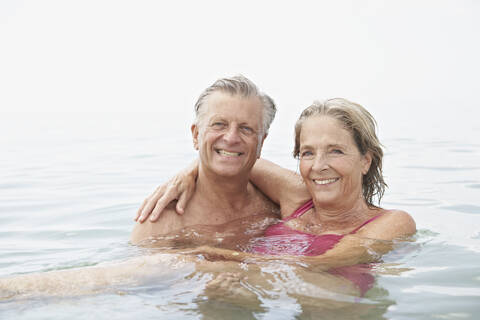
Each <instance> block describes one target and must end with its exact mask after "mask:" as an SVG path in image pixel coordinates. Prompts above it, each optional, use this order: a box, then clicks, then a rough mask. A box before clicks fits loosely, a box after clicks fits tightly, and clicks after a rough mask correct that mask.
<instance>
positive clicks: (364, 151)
mask: <svg viewBox="0 0 480 320" xmlns="http://www.w3.org/2000/svg"><path fill="white" fill-rule="evenodd" d="M293 155H294V156H295V157H296V158H298V159H299V166H300V174H301V178H300V177H299V176H298V175H297V174H295V173H294V172H292V171H289V170H286V169H283V168H281V167H279V166H277V165H275V164H273V163H271V162H268V161H266V160H258V161H257V163H256V164H255V166H254V168H253V170H252V174H251V177H250V179H251V181H252V182H253V183H254V184H255V185H256V186H257V187H258V188H259V189H260V190H261V191H263V192H264V193H265V194H266V195H267V196H268V197H269V198H270V199H271V200H272V201H274V202H275V203H277V204H279V205H280V209H281V217H282V220H281V221H280V222H278V223H276V224H273V225H271V226H269V227H268V228H267V229H266V230H265V233H264V236H263V237H260V238H254V239H252V241H251V242H250V244H249V246H248V247H247V248H246V250H245V251H247V252H249V253H254V254H262V255H265V254H266V255H295V256H299V255H301V256H318V255H323V254H325V253H326V252H327V251H329V250H332V249H333V248H335V250H333V251H331V252H328V253H329V254H330V255H332V254H337V253H344V252H345V250H347V251H348V249H349V248H351V247H358V243H359V239H363V240H365V239H376V240H393V239H396V238H401V237H404V236H408V235H411V234H413V233H415V230H416V229H415V222H414V221H413V219H412V218H411V216H410V215H409V214H408V213H406V212H404V211H401V210H386V209H383V208H380V207H378V206H375V205H374V198H375V197H377V198H378V202H380V199H381V198H382V196H383V193H384V190H385V187H386V184H385V182H384V180H383V176H382V157H383V152H382V149H381V145H380V142H379V141H378V138H377V136H376V133H375V120H374V119H373V117H372V116H371V115H370V113H369V112H368V111H367V110H366V109H365V108H363V107H362V106H360V105H358V104H355V103H352V102H350V101H348V100H346V99H341V98H336V99H330V100H327V101H325V102H323V103H321V102H314V103H313V104H312V105H311V106H310V107H308V108H307V109H305V110H304V111H303V112H302V114H301V115H300V118H299V119H298V121H297V123H296V125H295V147H294V151H293ZM195 176H196V170H195V166H194V167H193V168H190V169H189V170H186V171H185V172H183V173H181V174H180V175H179V176H178V177H176V178H175V179H173V180H172V182H171V186H170V187H169V188H167V189H165V188H160V189H159V190H158V191H157V192H156V193H155V194H154V195H153V196H152V197H151V198H150V203H148V202H147V204H146V207H147V208H152V207H154V206H155V204H156V203H157V202H158V204H159V205H157V206H156V211H161V209H162V208H163V206H164V204H165V203H167V202H169V201H170V200H172V199H173V198H176V197H178V196H179V195H180V194H182V193H183V192H184V190H185V192H187V191H186V190H191V185H192V184H194V182H193V181H194V178H195ZM302 178H303V181H302ZM188 185H190V186H189V187H185V186H188ZM164 190H169V192H168V193H166V194H165V195H163V192H164ZM187 198H188V197H187ZM181 205H184V204H183V203H182V204H181ZM177 207H178V206H177ZM180 210H181V208H180ZM147 211H148V210H147ZM141 214H142V215H143V219H144V218H145V217H146V215H145V205H144V207H141V208H140V209H139V211H138V213H137V219H138V218H139V217H140V215H141ZM156 217H157V215H154V217H153V219H151V220H155V218H156ZM363 240H362V241H363ZM202 250H205V251H209V252H210V254H212V255H223V256H229V257H233V256H232V254H231V253H228V252H227V251H225V252H223V253H220V252H219V251H218V250H217V251H215V250H212V249H209V250H207V249H206V248H202ZM235 257H236V258H237V259H239V258H244V257H245V255H244V254H241V255H239V254H235ZM355 262H361V261H360V260H359V261H355Z"/></svg>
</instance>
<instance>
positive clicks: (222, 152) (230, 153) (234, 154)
mask: <svg viewBox="0 0 480 320" xmlns="http://www.w3.org/2000/svg"><path fill="white" fill-rule="evenodd" d="M215 152H216V153H218V154H220V155H222V156H227V157H239V156H241V155H242V154H243V152H235V151H227V150H224V149H215Z"/></svg>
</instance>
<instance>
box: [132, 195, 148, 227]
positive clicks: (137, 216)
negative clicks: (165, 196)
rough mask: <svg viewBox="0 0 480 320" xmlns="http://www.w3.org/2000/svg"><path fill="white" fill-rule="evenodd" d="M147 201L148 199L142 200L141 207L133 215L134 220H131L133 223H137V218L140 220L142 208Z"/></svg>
mask: <svg viewBox="0 0 480 320" xmlns="http://www.w3.org/2000/svg"><path fill="white" fill-rule="evenodd" d="M147 201H148V198H146V199H145V200H143V202H142V205H141V206H140V208H138V210H137V214H136V215H135V219H133V220H134V221H138V218H140V216H141V215H142V211H143V208H144V207H145V205H146V204H147Z"/></svg>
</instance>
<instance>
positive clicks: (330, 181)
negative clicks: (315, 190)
mask: <svg viewBox="0 0 480 320" xmlns="http://www.w3.org/2000/svg"><path fill="white" fill-rule="evenodd" d="M338 179H339V178H332V179H325V180H313V182H315V183H316V184H328V183H332V182H335V181H337V180H338Z"/></svg>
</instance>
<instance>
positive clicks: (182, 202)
mask: <svg viewBox="0 0 480 320" xmlns="http://www.w3.org/2000/svg"><path fill="white" fill-rule="evenodd" d="M188 198H189V197H187V194H186V193H185V192H184V193H182V195H181V196H180V199H178V202H177V205H176V207H175V209H176V211H177V213H178V214H180V215H182V214H184V213H185V206H186V205H187V202H188Z"/></svg>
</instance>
